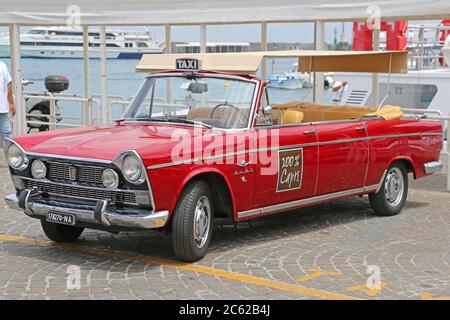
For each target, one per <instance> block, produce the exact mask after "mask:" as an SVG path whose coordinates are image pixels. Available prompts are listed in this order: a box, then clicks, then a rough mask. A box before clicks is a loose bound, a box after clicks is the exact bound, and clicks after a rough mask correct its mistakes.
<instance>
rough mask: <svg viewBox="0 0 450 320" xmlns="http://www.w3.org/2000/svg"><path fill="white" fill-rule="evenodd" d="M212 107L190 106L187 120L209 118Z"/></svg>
mask: <svg viewBox="0 0 450 320" xmlns="http://www.w3.org/2000/svg"><path fill="white" fill-rule="evenodd" d="M211 112H212V108H192V109H191V110H189V112H188V114H187V117H186V118H187V119H188V120H194V119H210V118H211Z"/></svg>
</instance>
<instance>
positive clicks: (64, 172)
mask: <svg viewBox="0 0 450 320" xmlns="http://www.w3.org/2000/svg"><path fill="white" fill-rule="evenodd" d="M71 170H73V172H75V175H74V176H71ZM103 170H104V168H102V167H94V166H85V165H72V164H68V163H63V162H48V178H49V179H50V180H53V181H71V182H81V183H91V184H96V185H102V183H103V181H102V174H103Z"/></svg>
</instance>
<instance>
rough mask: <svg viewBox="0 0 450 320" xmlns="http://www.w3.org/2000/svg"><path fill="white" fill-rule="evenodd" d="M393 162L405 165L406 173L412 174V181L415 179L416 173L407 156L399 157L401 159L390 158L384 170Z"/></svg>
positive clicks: (411, 161)
mask: <svg viewBox="0 0 450 320" xmlns="http://www.w3.org/2000/svg"><path fill="white" fill-rule="evenodd" d="M394 162H401V163H403V164H404V165H405V168H406V170H407V172H408V173H410V172H412V173H413V175H414V179H416V178H417V172H416V167H415V166H414V161H413V160H412V159H411V158H410V157H407V156H401V157H395V158H392V159H391V160H390V161H389V164H388V166H387V167H386V170H387V169H388V168H389V167H390V166H391V165H392V164H393V163H394Z"/></svg>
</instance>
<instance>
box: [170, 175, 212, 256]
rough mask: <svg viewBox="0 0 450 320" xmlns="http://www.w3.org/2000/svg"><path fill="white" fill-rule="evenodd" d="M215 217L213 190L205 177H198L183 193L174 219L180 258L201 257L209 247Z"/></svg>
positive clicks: (174, 247)
mask: <svg viewBox="0 0 450 320" xmlns="http://www.w3.org/2000/svg"><path fill="white" fill-rule="evenodd" d="M213 219H214V208H213V202H212V197H211V192H210V190H209V188H208V184H207V183H206V182H205V181H194V182H192V183H191V184H189V185H188V186H187V187H186V188H185V190H184V191H183V192H182V194H181V198H180V199H179V202H178V204H177V206H176V208H175V212H174V217H173V220H172V245H173V250H174V252H175V255H176V256H177V258H179V259H180V260H183V261H189V262H191V261H197V260H200V259H201V258H203V257H204V256H205V254H206V252H207V251H208V246H209V242H210V240H211V235H212V229H213Z"/></svg>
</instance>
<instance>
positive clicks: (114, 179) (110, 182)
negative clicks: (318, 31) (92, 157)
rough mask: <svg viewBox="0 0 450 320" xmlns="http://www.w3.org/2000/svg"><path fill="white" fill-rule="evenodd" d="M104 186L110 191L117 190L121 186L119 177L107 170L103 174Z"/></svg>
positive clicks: (112, 171)
mask: <svg viewBox="0 0 450 320" xmlns="http://www.w3.org/2000/svg"><path fill="white" fill-rule="evenodd" d="M102 180H103V185H104V186H105V188H108V189H116V188H117V187H118V186H119V176H118V175H117V173H116V172H115V171H114V170H112V169H106V170H104V171H103V174H102Z"/></svg>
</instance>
